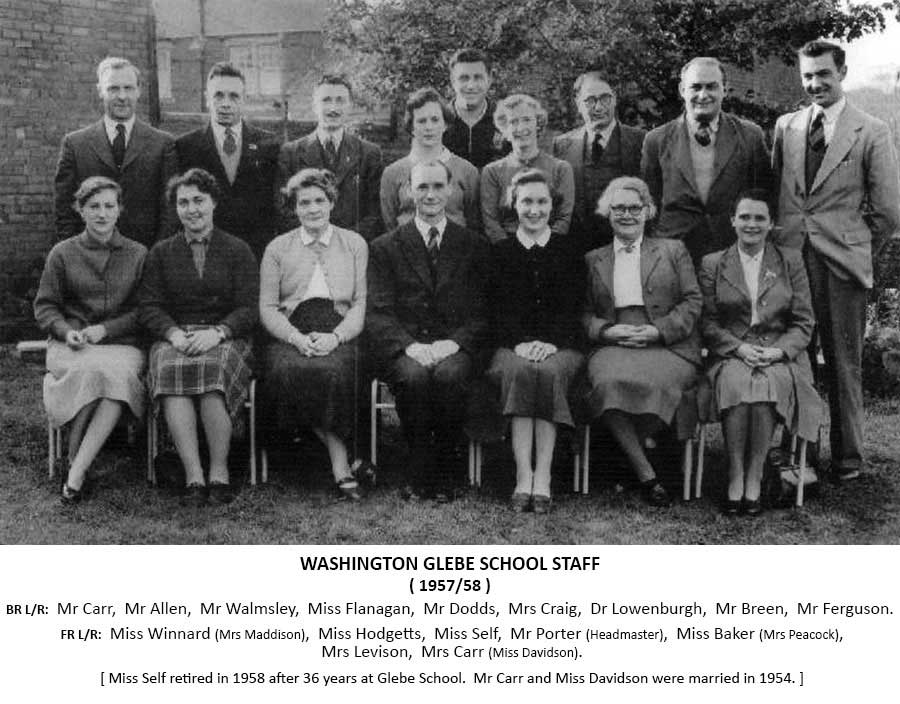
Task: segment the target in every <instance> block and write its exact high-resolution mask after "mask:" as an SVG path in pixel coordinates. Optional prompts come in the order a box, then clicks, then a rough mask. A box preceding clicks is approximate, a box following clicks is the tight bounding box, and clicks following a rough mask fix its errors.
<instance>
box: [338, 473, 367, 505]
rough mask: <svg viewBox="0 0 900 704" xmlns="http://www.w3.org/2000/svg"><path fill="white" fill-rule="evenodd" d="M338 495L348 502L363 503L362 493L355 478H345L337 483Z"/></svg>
mask: <svg viewBox="0 0 900 704" xmlns="http://www.w3.org/2000/svg"><path fill="white" fill-rule="evenodd" d="M337 490H338V493H339V494H340V495H341V498H344V499H346V500H347V501H362V492H361V491H360V490H359V482H358V481H356V480H355V479H354V478H353V477H344V478H343V479H341V480H340V481H339V482H338V483H337Z"/></svg>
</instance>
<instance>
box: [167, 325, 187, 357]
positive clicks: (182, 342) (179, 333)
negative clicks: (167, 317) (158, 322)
mask: <svg viewBox="0 0 900 704" xmlns="http://www.w3.org/2000/svg"><path fill="white" fill-rule="evenodd" d="M168 339H169V344H170V345H172V347H174V348H175V349H176V350H178V351H179V352H181V353H182V354H186V351H187V346H188V342H189V340H188V336H187V333H186V332H185V331H184V330H182V329H181V328H175V329H174V330H173V331H172V332H170V333H169V338H168Z"/></svg>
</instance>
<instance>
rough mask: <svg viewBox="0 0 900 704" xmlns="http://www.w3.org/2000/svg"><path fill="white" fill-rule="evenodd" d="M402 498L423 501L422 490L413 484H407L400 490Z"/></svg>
mask: <svg viewBox="0 0 900 704" xmlns="http://www.w3.org/2000/svg"><path fill="white" fill-rule="evenodd" d="M400 498H402V499H403V500H404V501H421V500H422V492H420V491H419V490H418V489H416V488H415V487H414V486H412V485H411V484H407V485H406V486H405V487H403V488H402V489H401V490H400Z"/></svg>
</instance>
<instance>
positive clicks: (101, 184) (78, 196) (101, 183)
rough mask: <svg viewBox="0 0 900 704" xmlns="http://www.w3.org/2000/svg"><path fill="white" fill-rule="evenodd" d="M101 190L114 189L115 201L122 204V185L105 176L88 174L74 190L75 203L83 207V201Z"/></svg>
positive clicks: (86, 200) (85, 201)
mask: <svg viewBox="0 0 900 704" xmlns="http://www.w3.org/2000/svg"><path fill="white" fill-rule="evenodd" d="M101 191H115V192H116V201H118V203H119V205H122V187H121V186H120V185H119V184H118V183H116V182H115V181H113V180H112V179H111V178H107V177H106V176H88V177H87V178H86V179H84V181H82V182H81V185H80V186H78V190H77V191H75V205H77V206H78V207H79V208H83V207H84V204H85V203H87V202H88V201H89V200H90V199H91V198H93V197H94V196H95V195H97V194H98V193H100V192H101Z"/></svg>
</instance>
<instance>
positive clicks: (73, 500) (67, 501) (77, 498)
mask: <svg viewBox="0 0 900 704" xmlns="http://www.w3.org/2000/svg"><path fill="white" fill-rule="evenodd" d="M81 499H82V495H81V489H73V488H72V487H70V486H69V484H68V482H63V485H62V493H61V494H60V496H59V500H60V501H61V502H62V504H63V506H74V505H75V504H79V503H81Z"/></svg>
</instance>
